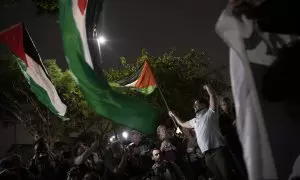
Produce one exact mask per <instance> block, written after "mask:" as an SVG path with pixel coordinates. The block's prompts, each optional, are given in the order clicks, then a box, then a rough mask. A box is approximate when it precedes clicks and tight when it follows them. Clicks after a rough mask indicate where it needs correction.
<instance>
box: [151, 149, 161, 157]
mask: <svg viewBox="0 0 300 180" xmlns="http://www.w3.org/2000/svg"><path fill="white" fill-rule="evenodd" d="M155 150H157V151H159V152H160V149H159V148H153V149H152V150H151V156H153V151H155Z"/></svg>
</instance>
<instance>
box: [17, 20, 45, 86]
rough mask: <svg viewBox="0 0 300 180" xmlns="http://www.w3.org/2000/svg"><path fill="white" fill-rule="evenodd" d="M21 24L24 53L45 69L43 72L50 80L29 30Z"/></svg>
mask: <svg viewBox="0 0 300 180" xmlns="http://www.w3.org/2000/svg"><path fill="white" fill-rule="evenodd" d="M22 26H23V47H24V51H25V53H26V54H27V55H28V56H30V57H31V58H32V59H33V60H34V61H35V62H36V63H37V64H39V65H40V66H41V67H42V69H43V70H44V71H45V74H46V75H47V77H48V79H49V80H50V77H49V74H48V72H47V70H46V68H45V66H44V64H43V62H42V60H41V57H40V55H39V53H38V51H37V49H36V47H35V45H34V43H33V41H32V39H31V37H30V35H29V32H28V31H27V29H26V27H25V25H24V24H22Z"/></svg>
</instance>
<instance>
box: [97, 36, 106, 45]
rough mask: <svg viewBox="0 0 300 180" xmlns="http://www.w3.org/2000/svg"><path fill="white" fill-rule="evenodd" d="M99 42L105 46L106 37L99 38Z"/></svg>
mask: <svg viewBox="0 0 300 180" xmlns="http://www.w3.org/2000/svg"><path fill="white" fill-rule="evenodd" d="M97 40H98V42H99V44H105V43H106V38H105V37H104V36H99V37H98V39H97Z"/></svg>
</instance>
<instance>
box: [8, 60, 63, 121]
mask: <svg viewBox="0 0 300 180" xmlns="http://www.w3.org/2000/svg"><path fill="white" fill-rule="evenodd" d="M12 56H13V57H14V59H15V60H16V61H17V63H18V66H19V67H20V69H21V71H22V73H23V75H24V76H25V79H26V81H27V82H28V84H29V87H30V90H31V91H32V92H33V93H34V94H35V95H36V97H37V98H38V100H39V101H40V102H41V103H42V104H44V105H45V106H46V107H47V108H49V109H50V111H51V112H53V113H54V114H55V115H57V116H58V117H60V118H61V119H62V120H68V118H66V117H63V116H61V115H59V113H58V111H57V110H56V108H55V107H54V106H53V104H52V102H51V99H50V97H49V96H48V93H47V91H46V90H45V89H44V88H42V87H41V86H40V85H39V84H37V83H36V82H35V81H34V80H33V79H32V78H31V77H30V75H28V73H27V66H26V64H25V63H24V61H22V60H20V59H19V58H18V57H16V56H15V55H12Z"/></svg>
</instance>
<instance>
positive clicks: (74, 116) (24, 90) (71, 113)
mask: <svg viewBox="0 0 300 180" xmlns="http://www.w3.org/2000/svg"><path fill="white" fill-rule="evenodd" d="M15 58H16V57H14V56H13V55H12V54H11V53H10V52H9V50H8V49H7V48H5V47H1V53H0V72H1V74H0V75H1V78H0V83H1V89H0V99H1V101H0V110H1V111H2V112H6V114H9V115H10V116H11V117H13V118H15V119H18V120H19V122H20V123H21V124H23V125H24V127H25V128H26V129H27V130H28V131H29V132H31V134H32V135H36V134H38V135H39V136H43V137H45V138H47V139H48V140H49V142H55V141H56V140H57V139H59V138H60V137H65V136H68V135H69V134H70V133H72V132H79V133H86V132H88V131H89V128H91V127H92V126H93V125H94V126H97V129H98V133H100V134H105V133H106V131H108V130H109V129H110V128H111V126H110V121H108V120H106V119H103V118H101V117H99V116H98V115H96V114H95V113H94V111H93V110H92V109H91V108H90V107H89V106H88V105H87V103H86V101H85V99H84V97H83V95H82V93H81V91H80V90H79V88H78V86H77V85H76V83H75V81H74V80H73V78H72V75H71V73H70V72H69V71H68V70H66V71H62V69H60V68H59V67H58V66H57V64H56V62H55V60H46V61H45V66H46V69H47V71H48V73H49V76H50V79H51V80H52V83H53V84H54V86H56V89H57V91H58V94H59V95H60V97H61V99H62V101H63V102H64V103H65V104H66V105H67V108H68V109H67V114H66V117H69V118H70V121H67V122H63V121H61V120H60V119H59V118H58V117H57V116H55V115H53V114H52V113H51V112H49V110H48V109H47V108H46V107H45V106H44V105H43V104H41V103H40V102H39V101H38V100H37V98H36V97H35V95H34V94H33V93H32V92H31V91H30V89H29V86H28V83H27V82H26V81H25V78H24V76H23V74H22V73H21V71H20V69H19V67H18V65H17V63H16V59H15Z"/></svg>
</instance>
